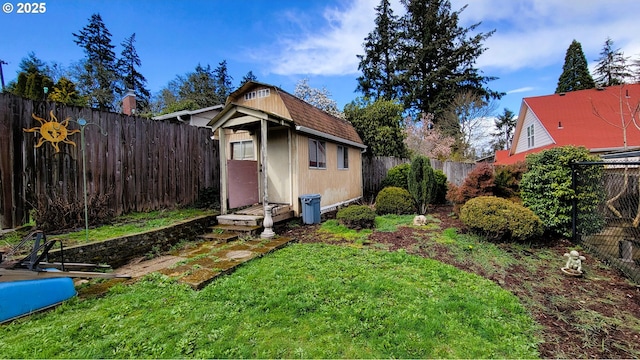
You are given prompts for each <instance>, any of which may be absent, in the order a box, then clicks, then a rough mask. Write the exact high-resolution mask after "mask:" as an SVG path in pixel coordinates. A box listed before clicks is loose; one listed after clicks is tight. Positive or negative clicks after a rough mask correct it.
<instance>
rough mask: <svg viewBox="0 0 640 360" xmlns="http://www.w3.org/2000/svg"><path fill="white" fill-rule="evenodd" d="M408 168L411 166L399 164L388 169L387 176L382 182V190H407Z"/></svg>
mask: <svg viewBox="0 0 640 360" xmlns="http://www.w3.org/2000/svg"><path fill="white" fill-rule="evenodd" d="M410 168H411V164H400V165H396V166H394V167H392V168H391V169H389V171H387V176H386V177H385V178H384V180H382V183H381V185H382V188H386V187H389V186H395V187H399V188H403V189H405V190H409V187H408V180H407V179H408V178H409V169H410Z"/></svg>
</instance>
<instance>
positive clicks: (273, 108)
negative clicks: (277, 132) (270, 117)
mask: <svg viewBox="0 0 640 360" xmlns="http://www.w3.org/2000/svg"><path fill="white" fill-rule="evenodd" d="M257 90H260V88H255V89H251V91H257ZM235 102H236V103H237V104H238V105H244V106H248V107H252V108H254V109H261V110H262V111H266V112H270V113H273V114H277V115H280V116H282V117H284V118H286V119H291V114H289V110H287V107H286V106H285V105H284V102H283V101H282V99H281V98H280V96H278V94H277V92H276V90H275V89H273V88H271V89H270V95H269V96H267V97H263V98H253V99H250V100H245V99H244V96H238V98H237V99H236V100H235Z"/></svg>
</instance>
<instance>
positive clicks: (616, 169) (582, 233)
mask: <svg viewBox="0 0 640 360" xmlns="http://www.w3.org/2000/svg"><path fill="white" fill-rule="evenodd" d="M571 170H572V185H573V189H574V190H575V191H576V194H577V196H576V198H577V200H574V204H573V237H574V242H576V243H579V244H580V245H581V246H582V247H584V248H586V249H588V250H589V251H590V252H591V253H593V254H595V255H597V256H598V257H600V258H601V259H602V260H604V261H606V262H608V263H609V264H611V265H612V266H614V267H616V268H618V269H619V270H620V271H622V272H623V273H624V274H625V275H626V276H627V277H629V278H630V279H631V280H633V281H634V282H635V283H638V284H640V162H638V161H627V159H609V160H605V161H602V162H577V163H573V164H571ZM594 170H599V171H595V173H600V174H601V176H600V177H599V178H600V184H599V186H595V187H594V186H593V185H594V184H590V185H591V186H589V188H590V189H591V191H593V189H594V188H596V189H597V192H598V194H597V197H598V198H599V204H598V206H597V210H596V211H595V213H589V214H587V213H585V211H584V210H581V206H580V203H579V201H580V200H579V199H580V197H581V196H580V191H581V189H584V188H585V187H586V186H585V185H586V182H587V181H589V182H593V181H594V179H593V176H587V175H588V174H593V173H594ZM594 225H597V226H594Z"/></svg>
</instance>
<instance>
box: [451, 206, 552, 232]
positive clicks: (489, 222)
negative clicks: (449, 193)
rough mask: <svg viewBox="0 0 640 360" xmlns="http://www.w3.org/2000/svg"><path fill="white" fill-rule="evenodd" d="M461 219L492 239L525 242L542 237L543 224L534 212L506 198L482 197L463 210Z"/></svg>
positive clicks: (474, 230)
mask: <svg viewBox="0 0 640 360" xmlns="http://www.w3.org/2000/svg"><path fill="white" fill-rule="evenodd" d="M460 220H461V221H462V222H463V223H464V224H465V225H466V226H468V227H469V229H470V230H471V231H472V232H474V233H476V234H479V235H482V236H484V237H486V238H487V239H489V240H514V241H525V240H529V239H533V238H535V237H539V236H541V235H542V234H543V232H544V225H543V224H542V221H540V218H539V217H538V216H537V215H536V214H534V213H533V211H531V210H529V209H527V208H526V207H524V206H522V205H520V204H516V203H514V202H512V201H509V200H507V199H502V198H499V197H495V196H479V197H476V198H473V199H471V200H469V201H467V203H466V204H464V206H462V208H461V209H460Z"/></svg>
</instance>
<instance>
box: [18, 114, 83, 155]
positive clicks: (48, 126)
mask: <svg viewBox="0 0 640 360" xmlns="http://www.w3.org/2000/svg"><path fill="white" fill-rule="evenodd" d="M49 115H50V119H49V121H46V120H45V119H43V118H41V117H38V116H36V114H31V117H33V118H34V119H36V120H38V122H40V126H36V127H33V128H31V129H22V130H23V131H24V132H40V135H42V137H41V138H40V139H39V140H38V143H37V144H36V145H35V146H34V147H36V148H38V147H40V146H42V144H44V143H45V142H49V143H51V146H53V148H54V149H55V150H56V152H57V153H59V152H60V147H59V146H58V143H61V142H62V143H65V144H69V145H73V146H76V143H75V142H73V141H71V140H69V139H67V136H69V135H73V134H76V133H79V132H80V130H67V125H69V121H70V120H71V117H68V118H66V119H64V121H62V122H58V118H56V116H55V115H53V110H51V111H50V112H49Z"/></svg>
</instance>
